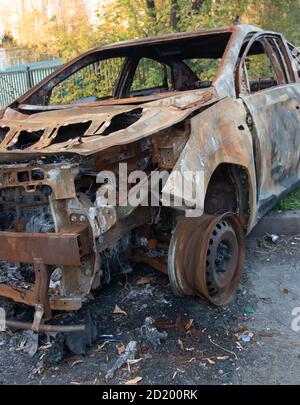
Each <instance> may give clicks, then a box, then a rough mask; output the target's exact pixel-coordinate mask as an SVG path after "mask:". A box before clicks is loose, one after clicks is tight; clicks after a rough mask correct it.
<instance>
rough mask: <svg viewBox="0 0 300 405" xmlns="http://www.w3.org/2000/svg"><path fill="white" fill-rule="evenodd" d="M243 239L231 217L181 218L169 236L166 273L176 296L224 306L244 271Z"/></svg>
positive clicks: (238, 224)
mask: <svg viewBox="0 0 300 405" xmlns="http://www.w3.org/2000/svg"><path fill="white" fill-rule="evenodd" d="M243 261H244V235H243V229H242V227H241V225H240V223H239V220H238V219H237V217H236V216H235V215H234V214H223V215H220V216H213V215H206V214H204V215H203V216H201V217H200V218H197V219H195V218H182V219H180V220H179V222H178V224H177V226H176V228H175V231H174V233H173V236H172V240H171V244H170V249H169V265H168V273H169V277H170V282H171V285H172V287H173V290H174V291H175V292H176V293H177V294H178V295H198V296H202V297H205V298H206V299H207V300H209V301H210V302H212V303H214V304H216V305H224V304H226V303H227V302H229V301H230V300H231V299H232V298H233V297H234V294H235V291H236V289H237V286H238V283H239V281H240V278H241V275H242V271H243Z"/></svg>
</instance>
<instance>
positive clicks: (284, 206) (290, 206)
mask: <svg viewBox="0 0 300 405" xmlns="http://www.w3.org/2000/svg"><path fill="white" fill-rule="evenodd" d="M275 210H283V211H285V210H291V211H293V210H300V189H298V190H296V191H295V192H293V193H291V194H289V195H288V196H286V197H285V198H284V199H283V200H281V201H280V202H279V203H278V204H277V205H276V207H275Z"/></svg>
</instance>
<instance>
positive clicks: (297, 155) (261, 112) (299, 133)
mask: <svg viewBox="0 0 300 405" xmlns="http://www.w3.org/2000/svg"><path fill="white" fill-rule="evenodd" d="M243 100H244V102H245V104H246V106H247V108H248V110H249V112H250V114H251V115H252V118H253V124H254V131H253V134H254V142H255V150H256V154H257V158H258V159H257V162H259V164H258V167H257V169H258V173H257V175H258V209H259V216H263V215H264V214H265V213H266V212H267V211H268V210H269V209H270V208H271V207H272V205H274V203H275V202H276V201H277V199H278V198H279V197H280V196H281V195H283V194H284V193H286V192H287V191H289V190H291V189H292V188H293V187H295V186H296V185H297V183H298V182H299V180H300V84H288V85H284V86H280V87H273V88H270V89H267V90H264V91H260V92H257V93H255V94H252V95H249V96H244V97H243Z"/></svg>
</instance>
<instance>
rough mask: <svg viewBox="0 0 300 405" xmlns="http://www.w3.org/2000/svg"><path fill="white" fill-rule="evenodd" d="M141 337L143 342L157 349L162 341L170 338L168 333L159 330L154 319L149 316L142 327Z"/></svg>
mask: <svg viewBox="0 0 300 405" xmlns="http://www.w3.org/2000/svg"><path fill="white" fill-rule="evenodd" d="M141 338H142V341H143V343H145V344H146V345H148V346H150V347H151V348H153V349H154V350H156V349H157V348H158V347H159V346H160V344H161V341H162V340H166V339H167V338H168V333H167V332H159V331H158V329H157V328H156V327H155V321H154V319H153V318H151V317H150V316H149V317H147V318H146V319H145V323H144V325H143V326H142V327H141Z"/></svg>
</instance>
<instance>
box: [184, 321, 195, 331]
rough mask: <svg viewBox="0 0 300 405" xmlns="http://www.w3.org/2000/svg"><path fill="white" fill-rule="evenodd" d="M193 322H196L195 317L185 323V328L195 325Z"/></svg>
mask: <svg viewBox="0 0 300 405" xmlns="http://www.w3.org/2000/svg"><path fill="white" fill-rule="evenodd" d="M193 322H194V319H189V320H188V321H187V322H186V323H185V330H189V329H191V327H192V326H193Z"/></svg>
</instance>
